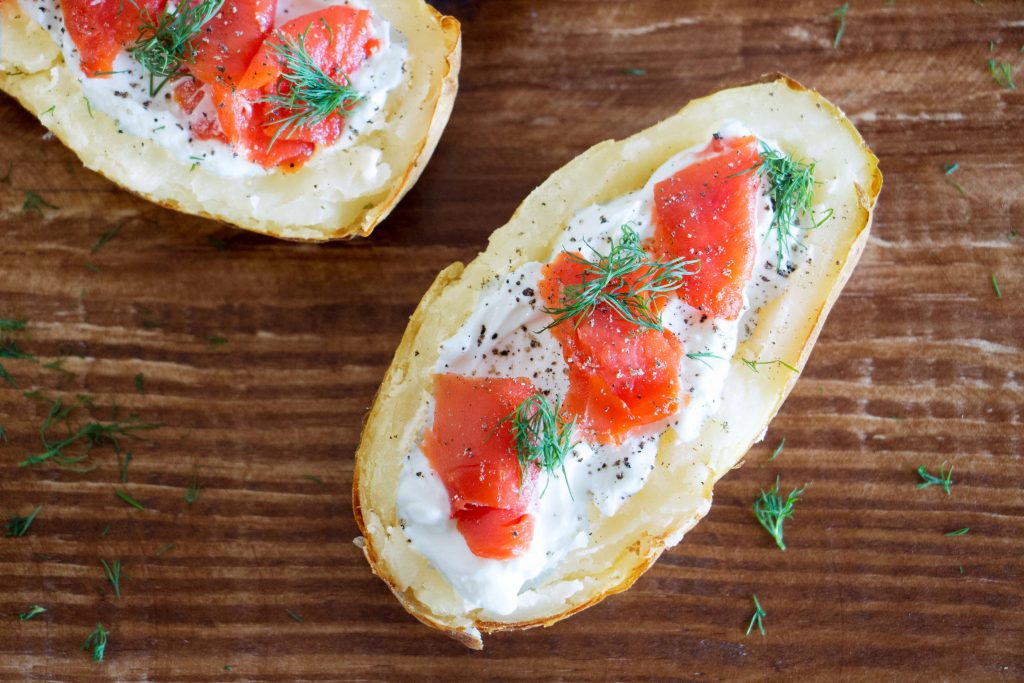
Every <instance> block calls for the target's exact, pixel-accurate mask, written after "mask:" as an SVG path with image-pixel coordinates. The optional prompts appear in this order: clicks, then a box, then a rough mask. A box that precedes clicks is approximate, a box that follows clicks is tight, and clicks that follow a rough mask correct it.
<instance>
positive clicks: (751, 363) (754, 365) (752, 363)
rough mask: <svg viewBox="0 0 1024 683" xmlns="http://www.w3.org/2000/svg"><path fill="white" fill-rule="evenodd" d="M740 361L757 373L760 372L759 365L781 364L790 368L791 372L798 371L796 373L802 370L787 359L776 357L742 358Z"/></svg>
mask: <svg viewBox="0 0 1024 683" xmlns="http://www.w3.org/2000/svg"><path fill="white" fill-rule="evenodd" d="M740 362H741V363H743V364H744V365H746V366H747V367H748V368H750V369H751V370H753V371H754V373H756V374H759V373H758V370H757V367H758V366H759V365H781V366H782V367H784V368H786V369H787V370H789V371H791V372H796V373H799V372H800V371H799V370H797V369H796V368H795V367H793V366H792V365H790V364H789V363H787V362H786V361H784V360H779V359H778V358H776V359H775V360H752V359H750V358H741V359H740Z"/></svg>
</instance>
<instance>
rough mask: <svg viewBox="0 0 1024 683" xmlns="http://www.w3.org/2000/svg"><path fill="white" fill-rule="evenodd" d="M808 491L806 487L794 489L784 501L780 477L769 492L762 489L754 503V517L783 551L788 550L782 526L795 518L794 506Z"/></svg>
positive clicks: (776, 478)
mask: <svg viewBox="0 0 1024 683" xmlns="http://www.w3.org/2000/svg"><path fill="white" fill-rule="evenodd" d="M806 489H807V487H806V486H804V487H802V488H799V489H793V490H792V491H790V492H789V495H788V496H787V497H786V499H785V501H783V499H782V496H781V495H780V492H779V477H777V476H776V477H775V484H774V485H773V486H772V487H771V488H770V489H768V490H767V491H765V490H764V489H761V495H760V497H758V499H757V500H755V501H754V516H755V517H757V521H759V522H760V523H761V526H763V527H764V528H765V531H767V532H768V533H769V534H771V537H772V538H774V539H775V543H776V544H777V545H778V546H779V548H780V549H782V550H785V549H786V543H785V542H784V541H783V540H782V524H783V522H785V521H786V520H787V519H789V518H790V517H792V516H793V505H794V504H795V503H796V502H797V499H798V498H799V497H800V494H802V493H803V492H804V491H805V490H806Z"/></svg>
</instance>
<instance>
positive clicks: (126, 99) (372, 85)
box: [18, 0, 408, 178]
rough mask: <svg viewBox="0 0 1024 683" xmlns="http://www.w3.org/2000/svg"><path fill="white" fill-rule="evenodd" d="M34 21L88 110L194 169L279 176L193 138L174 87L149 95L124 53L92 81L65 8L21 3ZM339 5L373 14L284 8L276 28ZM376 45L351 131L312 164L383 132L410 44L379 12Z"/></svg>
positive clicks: (205, 111) (358, 80)
mask: <svg viewBox="0 0 1024 683" xmlns="http://www.w3.org/2000/svg"><path fill="white" fill-rule="evenodd" d="M18 1H19V3H20V4H21V6H22V7H23V8H25V9H26V10H27V11H29V12H30V13H31V14H30V16H32V18H33V19H35V21H36V22H37V23H39V24H40V25H41V26H42V27H43V28H45V29H46V30H47V32H49V34H50V35H51V36H52V37H53V40H54V42H56V43H57V45H59V46H60V48H61V52H62V53H63V55H64V61H65V63H66V64H67V66H68V68H69V69H70V70H71V72H72V73H74V74H75V76H76V78H78V81H79V83H80V84H81V86H82V93H83V95H84V96H85V98H86V100H87V102H88V103H89V110H90V111H92V112H102V113H104V114H106V115H107V116H109V117H110V118H112V119H114V120H115V121H116V122H117V125H118V128H119V130H120V131H121V132H123V133H125V134H128V135H133V136H136V137H139V138H142V139H144V140H151V141H152V142H154V143H156V144H158V145H160V146H161V147H163V148H164V149H166V150H167V151H168V152H170V153H171V155H172V156H174V157H175V158H176V159H177V160H178V161H180V162H181V163H183V164H187V165H189V166H192V165H193V164H199V165H201V166H202V168H203V169H204V170H206V171H209V172H210V173H213V174H215V175H218V176H222V177H228V178H238V177H249V176H257V175H264V174H267V173H272V172H273V169H265V168H263V167H262V166H260V165H259V164H256V163H253V162H251V161H249V160H248V159H246V158H245V157H244V156H242V155H240V154H239V153H238V152H236V151H235V150H234V149H232V148H231V146H230V145H228V144H225V143H223V142H221V141H219V140H200V139H198V138H197V137H195V136H194V135H193V134H192V131H191V130H190V128H189V123H188V120H187V117H186V116H185V114H184V112H183V111H182V110H181V108H180V107H179V106H178V104H177V103H176V102H175V101H174V98H173V95H172V91H173V84H169V85H167V86H165V87H164V88H162V89H161V90H160V92H159V93H157V95H156V96H155V97H151V96H150V94H149V74H148V73H146V72H145V71H144V70H143V68H142V66H141V65H140V64H139V63H138V62H136V61H135V60H134V59H132V58H131V57H130V56H129V55H128V53H127V52H124V51H122V52H121V53H120V54H119V55H118V56H117V58H116V59H115V60H114V66H113V68H112V69H111V70H112V71H113V72H115V73H113V74H111V75H109V76H106V77H103V78H87V77H86V76H85V74H83V73H82V70H81V68H80V63H81V62H80V59H79V53H78V48H77V47H76V46H75V42H74V40H72V39H71V36H70V35H69V34H68V33H67V31H66V30H65V28H64V12H63V10H62V8H61V0H18ZM332 5H351V6H353V7H357V8H360V9H367V8H368V5H367V4H366V3H365V2H363V1H362V0H278V5H277V16H276V20H275V26H281V25H283V24H284V23H286V22H288V21H290V20H292V19H295V18H298V17H301V16H303V15H305V14H308V13H309V12H314V11H316V10H319V9H323V8H324V7H330V6H332ZM370 31H371V35H372V37H373V38H376V39H377V40H378V41H379V42H380V48H379V49H378V50H377V52H375V53H374V54H373V55H371V56H370V57H369V58H367V59H366V61H365V62H363V64H362V65H360V67H359V68H358V69H357V70H356V71H355V72H354V73H353V74H352V75H351V81H352V85H353V87H355V89H356V90H357V91H358V92H359V93H360V94H362V95H363V100H362V101H361V102H360V103H359V104H358V105H356V106H355V108H354V109H353V110H352V112H351V113H350V114H349V115H348V116H347V117H346V123H345V131H344V133H342V135H341V137H340V138H339V139H338V140H337V141H336V142H335V143H334V144H333V145H331V146H330V147H328V148H325V149H318V150H317V151H316V153H315V154H314V156H313V159H317V158H318V157H320V156H321V155H328V154H331V153H333V152H337V151H338V150H340V149H344V148H346V147H349V146H351V145H352V144H353V143H354V142H355V141H356V140H357V139H358V138H359V137H360V136H361V135H364V134H366V133H368V132H370V131H372V130H376V129H378V128H380V127H382V126H383V125H384V123H385V122H384V120H383V119H384V117H383V116H378V115H377V114H378V113H379V112H380V110H381V109H382V108H383V106H384V102H385V100H386V99H387V96H388V92H389V91H390V90H393V89H394V88H396V87H397V86H398V85H399V84H400V83H401V82H402V77H403V73H404V67H405V62H406V60H407V57H408V50H407V48H406V43H407V41H406V39H405V37H404V36H403V35H402V34H401V33H400V32H399V31H398V30H396V29H395V28H394V27H392V26H391V25H390V24H389V23H388V22H387V21H385V20H384V19H382V18H381V17H380V15H379V14H377V13H376V12H374V13H373V16H372V18H371V20H370ZM198 109H199V111H200V112H202V115H203V116H204V117H206V118H209V119H210V120H211V121H213V120H216V112H215V110H214V108H213V103H212V102H210V101H209V98H206V99H204V100H203V102H202V103H201V104H200V105H199V108H198Z"/></svg>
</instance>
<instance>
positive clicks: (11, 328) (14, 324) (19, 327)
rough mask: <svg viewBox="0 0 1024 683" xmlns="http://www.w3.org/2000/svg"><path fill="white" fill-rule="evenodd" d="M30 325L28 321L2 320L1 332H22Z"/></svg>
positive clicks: (23, 319) (22, 319)
mask: <svg viewBox="0 0 1024 683" xmlns="http://www.w3.org/2000/svg"><path fill="white" fill-rule="evenodd" d="M27 325H28V320H26V319H25V318H19V319H16V320H0V332H21V331H23V330H24V329H25V327H26V326H27Z"/></svg>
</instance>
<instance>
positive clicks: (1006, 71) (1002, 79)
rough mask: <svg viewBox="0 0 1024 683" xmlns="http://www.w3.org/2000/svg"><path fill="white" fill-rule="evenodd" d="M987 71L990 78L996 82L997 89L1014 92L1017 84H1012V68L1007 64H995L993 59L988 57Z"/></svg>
mask: <svg viewBox="0 0 1024 683" xmlns="http://www.w3.org/2000/svg"><path fill="white" fill-rule="evenodd" d="M988 70H989V73H991V74H992V78H994V79H995V80H996V83H998V84H999V87H1001V88H1003V89H1005V90H1016V89H1017V84H1016V83H1014V82H1013V66H1012V65H1010V64H1008V63H1007V62H996V60H995V57H989V60H988Z"/></svg>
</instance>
